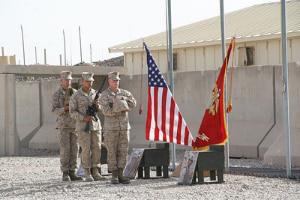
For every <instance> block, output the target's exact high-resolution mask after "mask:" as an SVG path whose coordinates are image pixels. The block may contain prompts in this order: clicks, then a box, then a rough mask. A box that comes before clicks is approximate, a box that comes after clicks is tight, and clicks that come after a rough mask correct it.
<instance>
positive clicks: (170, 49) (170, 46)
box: [167, 0, 176, 170]
mask: <svg viewBox="0 0 300 200" xmlns="http://www.w3.org/2000/svg"><path fill="white" fill-rule="evenodd" d="M167 13H168V14H167V16H168V20H167V22H168V29H167V31H168V39H167V41H168V69H169V70H168V71H169V77H170V90H171V92H172V94H173V95H174V80H173V44H172V13H171V0H167ZM175 163H176V146H175V144H174V143H172V166H171V169H172V170H175Z"/></svg>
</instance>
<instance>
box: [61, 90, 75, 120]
mask: <svg viewBox="0 0 300 200" xmlns="http://www.w3.org/2000/svg"><path fill="white" fill-rule="evenodd" d="M72 95H73V89H72V88H67V90H66V93H65V96H64V108H65V107H66V106H69V102H70V97H71V96H72ZM64 114H67V112H63V113H62V115H64Z"/></svg>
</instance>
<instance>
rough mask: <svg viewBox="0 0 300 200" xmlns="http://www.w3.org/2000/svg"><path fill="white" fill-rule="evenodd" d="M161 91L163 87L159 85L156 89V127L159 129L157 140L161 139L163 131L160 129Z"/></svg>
mask: <svg viewBox="0 0 300 200" xmlns="http://www.w3.org/2000/svg"><path fill="white" fill-rule="evenodd" d="M162 92H163V88H162V87H159V88H158V91H157V127H158V129H159V134H158V138H159V141H163V132H162V131H161V130H162V127H161V125H162Z"/></svg>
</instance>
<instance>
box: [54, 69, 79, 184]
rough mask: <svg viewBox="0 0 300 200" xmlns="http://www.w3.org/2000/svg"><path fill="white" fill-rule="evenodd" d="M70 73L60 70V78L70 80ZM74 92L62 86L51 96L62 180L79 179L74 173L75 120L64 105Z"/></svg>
mask: <svg viewBox="0 0 300 200" xmlns="http://www.w3.org/2000/svg"><path fill="white" fill-rule="evenodd" d="M71 75H72V73H71V72H69V71H62V72H61V74H60V76H61V80H63V79H65V80H68V81H69V80H72V76H71ZM75 92H76V90H75V89H73V88H71V87H69V88H68V89H64V88H63V87H62V86H61V87H60V88H59V89H58V90H57V91H56V92H55V93H54V94H53V96H52V112H54V113H55V114H56V115H57V120H56V121H57V129H59V130H60V131H59V133H58V139H59V147H60V148H59V149H60V168H61V171H62V172H63V181H70V180H81V178H79V177H77V176H76V175H75V169H76V167H77V154H78V144H77V135H76V133H75V120H73V119H72V118H71V117H70V114H69V112H68V111H65V107H68V106H69V101H70V97H71V96H72V94H74V93H75Z"/></svg>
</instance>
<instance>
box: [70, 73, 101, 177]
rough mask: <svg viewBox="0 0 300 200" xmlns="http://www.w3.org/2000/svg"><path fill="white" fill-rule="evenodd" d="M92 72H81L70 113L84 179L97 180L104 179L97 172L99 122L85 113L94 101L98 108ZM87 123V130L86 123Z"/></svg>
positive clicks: (99, 135) (99, 145) (99, 150)
mask: <svg viewBox="0 0 300 200" xmlns="http://www.w3.org/2000/svg"><path fill="white" fill-rule="evenodd" d="M93 75H94V74H93V73H89V72H83V73H82V87H81V88H80V89H79V90H78V91H77V92H75V94H74V95H73V96H72V97H71V100H70V114H71V117H72V118H73V119H75V120H76V129H75V131H76V133H77V134H78V142H79V145H80V147H81V149H82V153H81V156H82V157H81V159H82V160H81V163H82V166H83V168H84V174H85V175H84V177H85V181H94V180H95V181H98V180H103V179H105V178H104V177H103V176H101V175H100V174H99V171H98V168H100V157H101V123H100V120H99V119H98V120H95V119H94V118H93V117H92V116H89V115H87V114H86V110H87V108H88V106H91V105H92V104H93V103H96V106H97V108H98V110H99V109H100V106H99V102H98V100H94V98H95V95H96V91H95V90H94V89H92V85H93V81H94V78H93ZM87 124H88V130H86V125H87Z"/></svg>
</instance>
